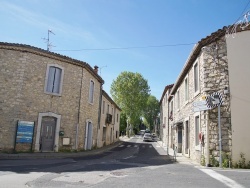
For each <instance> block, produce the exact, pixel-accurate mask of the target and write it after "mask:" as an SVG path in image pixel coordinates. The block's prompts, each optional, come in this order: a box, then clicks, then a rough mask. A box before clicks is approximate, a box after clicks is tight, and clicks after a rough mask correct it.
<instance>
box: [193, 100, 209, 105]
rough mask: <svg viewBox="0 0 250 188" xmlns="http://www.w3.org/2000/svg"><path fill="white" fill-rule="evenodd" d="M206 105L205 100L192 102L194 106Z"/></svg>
mask: <svg viewBox="0 0 250 188" xmlns="http://www.w3.org/2000/svg"><path fill="white" fill-rule="evenodd" d="M206 105H207V101H206V100H202V101H195V102H193V107H196V106H206Z"/></svg>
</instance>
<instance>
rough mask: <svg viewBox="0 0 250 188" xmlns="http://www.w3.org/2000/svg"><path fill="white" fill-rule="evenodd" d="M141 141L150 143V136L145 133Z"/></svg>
mask: <svg viewBox="0 0 250 188" xmlns="http://www.w3.org/2000/svg"><path fill="white" fill-rule="evenodd" d="M143 141H144V142H145V141H152V135H151V134H150V133H145V134H144V136H143Z"/></svg>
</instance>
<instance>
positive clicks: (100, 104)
mask: <svg viewBox="0 0 250 188" xmlns="http://www.w3.org/2000/svg"><path fill="white" fill-rule="evenodd" d="M101 111H102V83H101V84H100V96H99V110H98V125H97V136H96V146H98V141H99V136H98V133H99V129H100V127H101V125H100V124H101Z"/></svg>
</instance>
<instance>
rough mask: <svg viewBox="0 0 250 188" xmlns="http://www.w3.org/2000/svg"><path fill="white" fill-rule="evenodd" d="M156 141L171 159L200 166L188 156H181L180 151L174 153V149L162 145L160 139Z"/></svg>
mask: <svg viewBox="0 0 250 188" xmlns="http://www.w3.org/2000/svg"><path fill="white" fill-rule="evenodd" d="M157 143H158V145H159V146H161V147H162V148H163V149H164V150H165V151H166V154H167V155H169V156H170V157H172V159H173V160H176V162H178V163H181V164H190V165H195V166H201V165H200V164H199V163H197V162H195V161H193V160H191V159H190V158H188V157H185V156H183V155H182V153H176V154H175V152H174V150H173V149H172V148H167V147H166V146H164V144H163V142H162V141H157ZM175 155H176V156H175ZM175 158H176V159H175Z"/></svg>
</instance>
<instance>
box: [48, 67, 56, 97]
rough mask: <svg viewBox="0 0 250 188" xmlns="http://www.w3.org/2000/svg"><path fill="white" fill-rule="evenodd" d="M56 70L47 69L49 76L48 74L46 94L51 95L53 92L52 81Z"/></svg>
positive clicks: (53, 68) (52, 68)
mask: <svg viewBox="0 0 250 188" xmlns="http://www.w3.org/2000/svg"><path fill="white" fill-rule="evenodd" d="M55 71H56V68H55V67H49V74H48V81H47V89H46V91H47V92H50V93H52V92H53V81H54V75H55Z"/></svg>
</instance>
